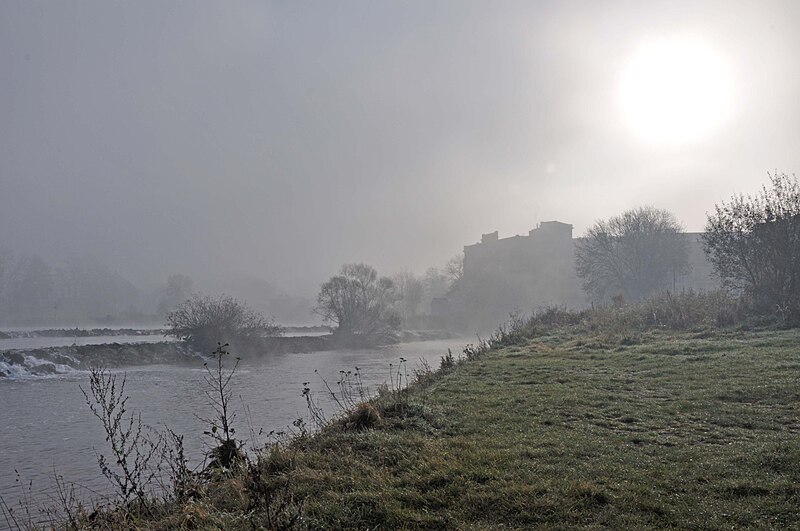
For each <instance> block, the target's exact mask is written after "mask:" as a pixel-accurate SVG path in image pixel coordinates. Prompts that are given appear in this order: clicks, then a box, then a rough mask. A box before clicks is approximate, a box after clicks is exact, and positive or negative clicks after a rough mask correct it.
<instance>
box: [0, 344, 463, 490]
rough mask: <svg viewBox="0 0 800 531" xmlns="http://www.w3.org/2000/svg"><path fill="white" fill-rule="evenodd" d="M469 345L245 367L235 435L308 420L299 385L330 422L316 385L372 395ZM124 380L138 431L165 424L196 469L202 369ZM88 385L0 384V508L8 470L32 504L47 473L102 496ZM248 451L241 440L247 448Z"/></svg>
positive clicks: (166, 369) (158, 371) (396, 348)
mask: <svg viewBox="0 0 800 531" xmlns="http://www.w3.org/2000/svg"><path fill="white" fill-rule="evenodd" d="M87 339H89V338H87ZM469 341H470V340H469V339H449V340H441V341H423V342H416V343H401V344H399V345H393V346H390V347H383V348H377V349H364V350H339V351H330V352H315V353H307V354H286V355H282V356H276V357H274V358H271V359H264V360H259V361H258V362H248V361H247V360H244V361H243V362H242V364H241V365H240V368H239V371H238V372H237V374H236V376H235V380H234V381H235V388H234V406H235V407H236V409H237V417H236V420H235V422H234V426H236V427H237V428H238V429H237V432H238V433H239V434H247V433H250V429H251V427H252V429H253V432H255V433H256V434H258V432H259V431H263V433H264V434H266V433H268V432H269V431H270V430H276V431H280V430H285V429H286V428H287V427H288V426H289V425H290V424H291V422H292V421H293V420H295V419H297V418H299V417H304V416H306V403H305V400H304V398H303V396H302V389H303V382H311V385H310V387H311V388H312V390H314V391H316V396H317V398H318V399H320V400H321V401H322V405H323V406H325V407H327V410H328V413H329V414H330V413H335V409H334V408H333V406H332V404H330V402H326V401H325V399H324V393H322V392H321V391H322V389H323V388H324V386H323V383H322V381H321V378H325V379H326V380H327V381H328V382H329V383H330V384H331V385H333V384H335V382H336V381H337V379H338V376H339V371H340V370H353V369H354V368H355V367H359V368H360V370H361V373H362V375H363V378H364V381H365V382H366V383H367V385H368V386H369V387H370V389H374V388H375V387H376V386H377V385H378V384H380V383H383V382H386V381H388V380H389V363H394V364H395V365H396V364H397V362H398V360H399V359H400V358H401V357H403V358H405V359H407V360H408V363H409V373H411V372H412V369H413V368H414V367H415V366H417V364H418V360H420V359H424V360H426V361H428V362H429V363H430V365H431V367H434V368H435V367H438V365H439V357H440V356H441V355H443V354H445V353H446V352H447V349H448V348H451V349H453V351H454V352H456V351H459V350H460V347H462V346H463V345H464V344H465V343H468V342H469ZM315 371H317V373H318V374H315ZM119 372H122V371H119ZM126 375H127V385H126V392H127V394H129V395H130V401H129V406H130V408H129V409H135V410H137V411H141V413H142V420H143V422H144V423H146V424H149V425H152V426H163V425H168V426H169V427H170V428H172V429H173V430H175V431H176V432H177V433H182V434H184V435H185V444H186V447H187V453H188V454H189V455H190V456H192V457H193V458H194V460H195V463H196V462H197V460H198V459H199V457H200V456H201V455H202V452H203V450H204V441H203V439H202V432H203V430H204V429H207V426H203V425H202V423H201V422H200V421H199V420H198V419H197V417H196V415H198V414H200V415H201V416H206V417H207V416H210V413H209V412H208V410H207V406H206V405H205V397H204V395H203V388H202V385H203V375H204V370H203V367H202V366H201V365H199V364H198V367H197V368H196V369H187V368H181V367H175V366H164V365H150V366H144V367H135V368H129V369H127V371H126ZM87 384H88V377H87V375H86V373H83V372H77V373H70V374H65V375H61V376H58V377H56V378H47V379H40V380H36V379H31V380H17V381H15V380H0V404H2V410H1V411H2V414H1V415H0V420H2V427H3V429H0V449H1V450H2V451H0V496H3V497H4V498H5V499H6V500H7V501H8V500H13V501H16V500H17V499H18V498H19V496H20V489H19V486H18V485H16V482H15V472H14V471H15V470H18V471H19V476H20V478H21V480H22V482H24V483H25V484H27V483H28V482H31V481H32V482H33V484H32V489H31V490H32V491H33V493H34V495H35V497H36V498H37V499H38V500H42V499H45V498H46V496H47V494H48V493H52V492H53V483H54V481H53V477H54V472H57V473H58V474H60V475H63V476H64V478H65V479H66V480H68V481H72V482H74V483H76V484H77V485H80V486H83V487H86V488H87V489H91V490H92V491H97V492H106V491H107V490H108V485H107V483H106V480H105V479H104V478H103V477H102V476H101V475H100V472H99V469H98V468H97V462H96V457H95V450H94V449H95V448H97V449H98V450H105V447H104V446H103V445H104V435H103V433H102V430H101V427H100V426H99V422H98V421H97V420H96V419H95V418H94V417H92V415H91V413H90V411H89V409H88V407H87V406H86V404H85V402H84V398H83V396H82V394H81V391H80V389H79V385H83V386H84V387H87ZM243 438H244V439H248V440H249V436H245V437H243ZM263 441H264V436H263V435H262V436H261V437H256V441H255V444H258V443H259V442H261V443H263ZM253 446H254V442H252V441H249V442H248V447H251V448H252V447H253ZM83 495H84V496H86V495H87V491H84V492H83Z"/></svg>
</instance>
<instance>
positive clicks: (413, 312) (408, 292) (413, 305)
mask: <svg viewBox="0 0 800 531" xmlns="http://www.w3.org/2000/svg"><path fill="white" fill-rule="evenodd" d="M392 282H393V283H394V286H395V293H396V295H397V307H398V309H399V311H400V315H401V316H402V318H403V319H404V320H405V319H413V318H414V317H416V316H417V315H418V314H419V307H420V304H421V303H422V299H423V297H424V296H425V287H424V286H423V284H422V282H421V281H420V280H419V279H418V278H417V277H415V276H414V274H413V273H411V272H410V271H403V272H402V273H398V274H397V275H395V276H394V278H392Z"/></svg>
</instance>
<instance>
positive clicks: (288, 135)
mask: <svg viewBox="0 0 800 531" xmlns="http://www.w3.org/2000/svg"><path fill="white" fill-rule="evenodd" d="M645 4H646V5H645ZM798 27H800V4H798V3H796V2H792V1H786V2H756V1H753V2H732V1H724V2H705V3H704V2H697V1H691V2H676V1H669V2H661V3H658V2H647V3H645V2H638V1H636V2H634V1H631V2H594V1H587V2H496V1H491V2H489V1H486V2H466V1H463V0H456V1H451V2H445V1H439V2H429V1H424V2H372V1H363V2H309V3H303V2H295V1H292V2H275V3H263V2H194V1H192V2H163V1H153V2H141V1H137V2H119V3H111V2H106V1H105V0H103V1H97V2H75V1H68V2H67V1H65V2H49V1H47V2H27V1H21V0H20V1H13V0H5V1H3V2H2V3H0V72H2V77H0V246H6V247H10V248H13V249H17V250H21V251H25V252H35V253H38V254H41V255H43V256H45V257H48V258H58V257H60V256H65V255H69V254H74V253H89V254H92V255H94V256H96V257H97V258H99V259H101V260H102V261H103V262H105V263H107V264H109V265H110V266H112V267H114V268H116V269H117V270H119V272H120V273H122V274H123V275H125V276H126V277H127V278H129V279H130V280H132V281H134V282H139V283H146V282H151V283H156V282H163V280H164V278H165V277H166V275H167V274H169V273H173V272H182V273H187V274H190V275H193V276H196V277H201V278H202V277H203V276H204V275H213V274H217V273H225V274H231V273H235V274H239V273H241V274H248V275H255V276H258V277H260V278H264V279H267V280H270V281H272V282H275V283H276V284H278V285H281V286H284V287H285V289H287V291H290V292H296V293H302V294H312V295H313V294H314V293H315V292H316V290H317V288H318V286H319V283H320V282H322V281H324V280H325V279H326V278H327V277H329V276H330V275H331V274H332V273H333V272H335V270H336V269H338V267H339V266H340V265H341V264H342V263H345V262H353V261H364V262H367V263H370V264H372V265H374V266H376V267H377V268H378V270H379V271H381V272H382V273H386V274H389V273H392V272H395V271H399V270H401V269H404V268H409V269H411V270H414V271H417V272H422V271H423V270H424V269H425V268H427V267H428V266H432V265H439V264H441V263H443V262H444V261H445V260H446V259H447V258H449V257H451V256H453V255H455V254H456V253H458V252H459V251H460V250H461V248H462V246H463V245H465V244H470V243H474V242H475V241H477V240H478V239H479V238H480V235H481V233H483V232H490V231H493V230H498V229H499V230H500V234H501V237H503V236H510V235H513V234H517V233H526V232H527V231H528V230H529V229H531V228H533V227H535V225H536V223H537V222H539V221H547V220H552V219H557V220H561V221H564V222H568V223H572V224H574V225H575V235H576V236H577V235H579V234H581V233H582V232H583V231H584V230H585V229H586V227H587V226H588V225H590V224H591V223H592V222H593V221H595V220H596V219H598V218H605V217H608V216H611V215H614V214H617V213H619V212H620V211H622V210H624V209H627V208H632V207H636V206H639V205H643V204H649V205H654V206H656V207H660V208H666V209H669V210H671V211H672V212H674V213H675V214H676V215H677V216H678V218H679V219H680V220H681V221H682V222H683V223H684V225H685V226H686V228H687V229H689V230H701V229H702V226H703V223H704V220H705V212H706V211H708V210H710V209H711V208H713V205H714V203H715V202H718V201H719V200H721V199H727V198H728V197H729V196H730V195H731V194H733V193H734V192H751V191H753V192H754V191H756V189H757V188H758V187H759V186H760V185H761V184H762V183H764V182H766V172H767V171H772V170H774V169H778V170H779V171H785V172H788V173H793V172H798V173H800V149H798V148H799V147H800V119H799V118H800V98H799V97H798V95H800V91H799V90H798V89H800V79H799V77H798V65H800V57H798V55H800V54H798V52H799V51H800V32H798V31H797V28H798ZM676 34H692V35H699V36H700V37H701V38H702V39H704V40H705V41H706V42H708V43H709V44H710V45H711V46H713V47H714V48H715V50H717V51H718V52H719V53H720V54H721V55H722V56H724V57H725V59H726V62H727V65H728V66H729V67H730V73H731V79H732V81H733V83H732V85H733V86H732V89H731V90H732V94H733V96H734V106H733V113H732V114H731V117H730V119H729V120H728V121H727V123H725V124H724V125H723V126H722V127H720V128H718V129H717V130H715V131H714V132H713V134H712V135H710V136H709V137H707V138H705V139H703V140H702V141H700V142H697V143H693V144H691V145H686V146H681V147H679V148H675V147H672V148H665V147H658V146H653V145H648V144H647V143H645V142H642V141H641V139H639V138H636V136H635V135H633V134H632V133H631V131H630V130H629V128H628V127H627V126H626V124H625V123H623V119H622V117H621V114H620V110H619V108H618V107H617V106H616V105H615V103H614V99H615V94H616V93H617V91H618V83H619V77H620V70H621V68H622V65H623V64H624V62H625V61H626V60H627V59H628V58H629V57H630V56H631V54H632V53H634V51H635V50H636V49H637V47H638V46H639V45H640V43H641V42H643V41H644V40H646V39H648V38H652V37H653V36H665V37H669V36H671V35H676Z"/></svg>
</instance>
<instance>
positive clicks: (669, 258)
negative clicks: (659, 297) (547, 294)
mask: <svg viewBox="0 0 800 531" xmlns="http://www.w3.org/2000/svg"><path fill="white" fill-rule="evenodd" d="M688 256H689V249H688V242H687V239H686V236H685V235H684V234H683V228H682V227H681V224H680V223H679V222H678V220H677V219H676V218H675V216H674V215H673V214H672V213H670V212H668V211H666V210H660V209H657V208H653V207H641V208H637V209H633V210H628V211H626V212H623V213H622V214H621V215H619V216H615V217H612V218H609V219H608V220H601V221H598V222H597V223H595V224H594V225H593V226H592V227H590V228H589V230H587V231H586V234H585V235H584V236H583V237H582V238H580V239H579V240H578V242H577V244H576V248H575V266H576V270H577V273H578V276H579V277H580V278H581V279H582V281H583V289H584V291H585V292H586V294H587V295H588V296H589V297H590V298H591V299H592V300H595V301H602V300H605V299H607V298H608V297H613V296H619V295H622V296H623V297H624V298H625V299H626V300H639V299H642V298H644V297H647V296H648V295H651V294H653V293H656V292H658V291H661V290H665V289H669V288H670V287H671V285H672V281H673V279H674V278H675V276H676V275H678V274H681V273H683V272H685V271H686V270H687V268H688Z"/></svg>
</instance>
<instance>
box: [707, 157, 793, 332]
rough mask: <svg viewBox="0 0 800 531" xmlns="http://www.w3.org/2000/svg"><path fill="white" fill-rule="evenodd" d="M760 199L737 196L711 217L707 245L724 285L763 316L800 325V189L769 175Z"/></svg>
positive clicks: (782, 176) (783, 176) (787, 178)
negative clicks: (779, 316) (773, 315)
mask: <svg viewBox="0 0 800 531" xmlns="http://www.w3.org/2000/svg"><path fill="white" fill-rule="evenodd" d="M769 178H770V184H771V187H770V188H767V187H766V186H764V187H762V189H761V192H760V193H759V194H758V195H756V196H746V197H745V196H742V195H739V196H734V197H732V198H731V200H730V202H729V203H725V202H722V203H720V204H718V205H716V208H715V210H714V212H713V213H712V214H708V221H707V223H706V232H705V234H704V235H703V243H704V247H705V251H706V253H707V255H708V259H709V261H710V262H711V263H712V265H713V266H714V269H715V271H716V273H717V274H718V275H719V277H720V278H721V279H722V281H723V284H724V285H725V286H726V287H728V288H730V289H733V290H735V291H739V292H740V293H743V294H745V295H746V296H747V297H749V298H750V300H751V301H752V303H753V306H754V309H756V310H757V311H759V312H760V313H765V312H773V311H778V312H779V313H783V314H785V315H786V316H787V317H790V318H791V319H792V320H793V321H797V320H798V319H800V184H798V181H797V177H795V176H791V177H790V176H788V175H786V174H778V173H775V174H771V175H769Z"/></svg>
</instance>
